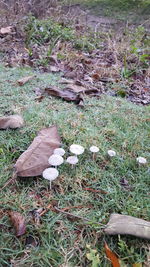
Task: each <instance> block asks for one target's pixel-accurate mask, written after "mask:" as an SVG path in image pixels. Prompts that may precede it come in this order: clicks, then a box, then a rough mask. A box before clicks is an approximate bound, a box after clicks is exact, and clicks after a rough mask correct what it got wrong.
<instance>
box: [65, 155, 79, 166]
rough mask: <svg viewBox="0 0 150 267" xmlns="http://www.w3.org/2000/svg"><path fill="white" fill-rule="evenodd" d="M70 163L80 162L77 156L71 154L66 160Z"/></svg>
mask: <svg viewBox="0 0 150 267" xmlns="http://www.w3.org/2000/svg"><path fill="white" fill-rule="evenodd" d="M66 161H67V162H68V163H69V164H72V165H75V164H77V163H78V161H79V160H78V158H77V157H76V156H70V157H68V158H67V160H66Z"/></svg>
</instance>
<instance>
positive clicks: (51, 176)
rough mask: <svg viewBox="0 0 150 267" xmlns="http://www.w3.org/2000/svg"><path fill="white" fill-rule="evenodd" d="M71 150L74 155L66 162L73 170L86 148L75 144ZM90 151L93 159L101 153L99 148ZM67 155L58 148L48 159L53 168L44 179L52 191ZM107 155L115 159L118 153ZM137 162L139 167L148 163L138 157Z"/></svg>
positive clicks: (92, 148)
mask: <svg viewBox="0 0 150 267" xmlns="http://www.w3.org/2000/svg"><path fill="white" fill-rule="evenodd" d="M69 150H70V152H71V153H72V154H74V155H73V156H69V157H68V158H67V159H66V162H67V163H68V164H71V166H72V168H73V166H74V165H76V164H77V163H78V161H79V159H78V156H79V155H81V154H83V153H84V147H83V146H81V145H76V144H73V145H71V146H70V148H69ZM90 151H91V152H92V155H93V159H95V157H96V153H98V152H99V148H98V147H97V146H91V147H90ZM65 153H66V152H65V150H64V149H63V148H56V149H55V150H54V152H53V155H51V156H50V157H49V159H48V163H49V164H50V165H51V166H53V167H51V168H47V169H45V170H44V171H43V178H45V179H47V180H49V181H50V189H51V182H52V181H53V180H55V179H56V178H57V177H58V175H59V172H58V170H57V167H58V166H60V165H61V164H63V163H64V161H65V160H64V158H63V156H64V155H65ZM107 154H108V156H109V157H110V158H112V157H115V156H116V154H117V153H116V152H115V151H114V150H108V151H107ZM136 160H137V162H138V164H139V165H144V164H146V163H147V160H146V159H145V158H143V157H138V158H137V159H136Z"/></svg>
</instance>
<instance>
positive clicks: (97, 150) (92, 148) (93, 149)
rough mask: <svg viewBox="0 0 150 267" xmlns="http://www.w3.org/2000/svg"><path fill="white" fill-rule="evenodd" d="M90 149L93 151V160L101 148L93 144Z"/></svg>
mask: <svg viewBox="0 0 150 267" xmlns="http://www.w3.org/2000/svg"><path fill="white" fill-rule="evenodd" d="M90 151H91V152H92V153H93V160H94V159H95V156H96V154H95V153H98V152H99V148H98V147H97V146H91V147H90Z"/></svg>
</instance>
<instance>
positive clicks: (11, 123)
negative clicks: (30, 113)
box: [0, 115, 24, 130]
mask: <svg viewBox="0 0 150 267" xmlns="http://www.w3.org/2000/svg"><path fill="white" fill-rule="evenodd" d="M23 125H24V121H23V118H22V117H21V116H20V115H10V116H4V117H0V129H3V130H5V129H7V128H11V129H16V128H21V127H22V126H23Z"/></svg>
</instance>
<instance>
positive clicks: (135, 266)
mask: <svg viewBox="0 0 150 267" xmlns="http://www.w3.org/2000/svg"><path fill="white" fill-rule="evenodd" d="M142 266H143V264H142V263H134V264H133V265H132V267H142Z"/></svg>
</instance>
